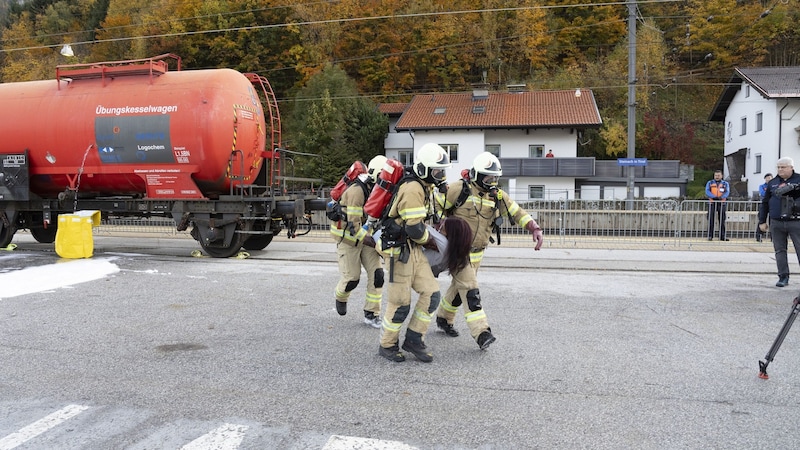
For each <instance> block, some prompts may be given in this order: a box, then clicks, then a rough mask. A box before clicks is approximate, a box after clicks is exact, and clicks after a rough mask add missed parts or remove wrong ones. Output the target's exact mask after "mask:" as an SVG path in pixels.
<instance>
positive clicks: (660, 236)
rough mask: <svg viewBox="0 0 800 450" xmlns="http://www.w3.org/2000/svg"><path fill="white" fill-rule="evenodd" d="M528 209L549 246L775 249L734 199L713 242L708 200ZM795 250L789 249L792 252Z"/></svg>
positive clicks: (517, 237)
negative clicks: (722, 235)
mask: <svg viewBox="0 0 800 450" xmlns="http://www.w3.org/2000/svg"><path fill="white" fill-rule="evenodd" d="M519 204H520V206H521V207H522V208H524V209H525V210H526V211H528V212H529V213H530V214H531V215H532V216H533V217H534V218H535V219H536V221H537V222H538V223H539V225H540V226H541V227H542V228H543V229H544V233H545V245H546V246H548V247H557V248H563V247H576V248H581V247H583V248H664V249H670V248H672V249H687V248H710V247H711V246H713V247H714V249H715V250H716V249H719V250H726V249H737V250H741V249H742V247H743V246H746V247H747V248H756V249H757V250H758V249H760V250H762V251H772V246H771V244H770V241H769V235H767V236H765V237H764V239H763V241H762V242H761V243H757V242H756V226H757V223H758V208H759V206H760V202H758V201H746V200H742V201H739V200H732V201H728V202H727V220H726V228H727V231H726V235H727V238H729V239H730V241H729V242H724V243H721V242H719V240H718V238H717V237H718V236H719V224H716V225H715V234H714V236H715V238H714V241H709V240H708V239H707V230H708V202H707V201H705V200H684V201H677V200H668V199H652V200H633V201H628V200H552V201H545V200H539V201H524V202H519ZM311 220H312V223H313V224H314V225H313V227H312V230H311V232H310V233H309V234H308V235H307V236H304V239H307V238H320V239H330V237H329V235H328V234H329V232H328V220H327V219H326V218H325V212H324V211H314V212H312V213H311ZM500 229H501V243H502V244H503V245H504V246H512V247H513V246H517V247H519V246H528V245H530V243H531V237H530V234H529V233H528V232H527V231H526V230H524V229H522V228H521V227H519V226H516V224H512V223H510V220H509V218H508V217H504V218H503V222H502V225H501V227H500ZM94 230H95V234H97V235H112V234H131V235H136V234H143V235H149V234H160V235H162V236H165V235H166V236H174V237H188V236H189V232H188V231H186V232H178V231H176V230H175V223H174V222H173V221H172V220H169V219H164V218H149V219H135V218H121V219H118V218H115V219H104V220H103V221H102V223H101V226H100V227H97V228H95V229H94ZM790 251H791V249H790Z"/></svg>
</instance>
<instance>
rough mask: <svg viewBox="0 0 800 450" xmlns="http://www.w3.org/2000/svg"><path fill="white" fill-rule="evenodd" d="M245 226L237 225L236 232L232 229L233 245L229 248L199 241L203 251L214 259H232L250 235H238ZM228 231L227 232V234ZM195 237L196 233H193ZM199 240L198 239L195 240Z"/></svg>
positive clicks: (229, 245)
mask: <svg viewBox="0 0 800 450" xmlns="http://www.w3.org/2000/svg"><path fill="white" fill-rule="evenodd" d="M243 227H244V226H243V225H242V224H241V223H237V224H236V226H235V231H234V230H233V229H232V230H231V232H233V237H232V238H231V243H230V244H228V245H227V246H225V245H214V242H211V243H206V242H204V241H203V239H198V242H199V243H200V247H202V248H203V251H204V252H206V253H207V254H208V256H211V257H214V258H230V257H231V256H233V255H235V254H236V253H237V252H238V251H239V250H240V249H241V248H242V244H244V242H245V240H246V239H247V237H248V236H249V235H247V234H245V233H237V232H236V231H240V230H241V229H242V228H243ZM227 232H228V230H226V233H227ZM194 236H195V233H194V232H193V233H192V237H194ZM195 239H197V238H195Z"/></svg>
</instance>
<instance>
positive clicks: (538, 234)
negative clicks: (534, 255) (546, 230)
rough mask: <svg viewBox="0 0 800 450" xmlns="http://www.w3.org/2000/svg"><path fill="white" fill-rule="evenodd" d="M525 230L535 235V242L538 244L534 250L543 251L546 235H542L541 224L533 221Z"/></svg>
mask: <svg viewBox="0 0 800 450" xmlns="http://www.w3.org/2000/svg"><path fill="white" fill-rule="evenodd" d="M525 229H527V230H528V231H530V232H531V234H532V235H533V242H535V243H536V245H535V246H534V247H533V249H534V250H541V248H542V244H543V243H544V234H543V233H542V229H541V228H540V227H539V224H538V223H536V221H535V220H531V221H530V222H528V224H527V225H525Z"/></svg>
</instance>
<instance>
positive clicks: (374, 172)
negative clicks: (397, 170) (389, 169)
mask: <svg viewBox="0 0 800 450" xmlns="http://www.w3.org/2000/svg"><path fill="white" fill-rule="evenodd" d="M385 165H386V157H385V156H383V155H378V156H376V157H374V158H372V159H371V160H370V161H369V166H368V169H367V173H368V174H369V182H370V183H375V181H377V180H378V175H380V173H381V170H383V166H385Z"/></svg>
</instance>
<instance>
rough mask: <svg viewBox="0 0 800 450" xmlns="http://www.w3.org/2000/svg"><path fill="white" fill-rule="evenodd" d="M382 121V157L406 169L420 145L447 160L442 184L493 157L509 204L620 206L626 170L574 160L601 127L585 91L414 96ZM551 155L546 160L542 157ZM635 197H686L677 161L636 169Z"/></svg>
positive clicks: (387, 106) (384, 107) (388, 107)
mask: <svg viewBox="0 0 800 450" xmlns="http://www.w3.org/2000/svg"><path fill="white" fill-rule="evenodd" d="M379 110H380V111H382V112H384V113H385V114H387V115H388V116H389V121H390V125H389V134H388V136H387V138H386V140H385V149H386V156H387V157H390V158H396V159H398V160H399V161H400V162H402V163H403V164H405V165H409V164H411V163H412V162H413V155H414V153H415V151H416V150H417V149H419V148H420V147H422V146H423V145H425V144H426V143H429V142H433V143H436V144H439V145H441V146H442V147H444V148H445V149H446V150H448V152H449V153H450V159H451V161H452V162H453V168H452V169H451V170H450V171H449V172H448V174H447V177H448V179H449V180H455V179H458V178H459V177H460V174H461V171H462V170H463V169H469V168H470V167H471V166H472V161H473V160H474V158H475V156H477V155H478V154H479V153H481V152H484V151H488V152H491V153H493V154H495V155H496V156H497V157H498V158H499V159H500V163H501V165H502V167H503V177H502V178H501V185H502V187H503V189H505V190H506V191H507V192H508V193H509V194H510V195H511V196H512V197H513V198H514V199H515V200H517V201H524V200H538V199H543V200H560V199H575V198H580V199H584V200H596V199H624V198H626V196H627V187H626V184H627V172H626V170H627V167H621V166H620V165H619V164H618V162H617V161H616V160H611V161H596V160H595V158H593V157H578V148H579V146H580V145H581V144H582V143H585V141H584V140H583V139H584V138H583V132H584V131H585V130H587V129H590V128H599V127H600V126H601V125H602V119H601V117H600V112H599V110H598V108H597V104H596V102H595V99H594V94H593V93H592V91H587V90H576V91H573V90H568V91H567V90H562V91H533V92H529V91H525V90H523V89H520V87H519V86H517V87H509V91H503V92H497V91H491V92H490V91H488V90H484V89H477V90H474V91H472V92H461V93H436V94H424V95H415V96H414V97H413V99H412V100H411V102H409V103H384V104H381V105H379ZM550 151H552V154H553V157H548V156H547V154H548V152H550ZM635 178H636V182H635V185H636V186H635V189H636V192H635V194H634V195H635V196H636V197H677V196H680V195H683V194H685V192H686V184H687V177H686V175H685V174H682V173H681V170H680V162H679V161H652V162H648V165H647V167H636V168H635Z"/></svg>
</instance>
